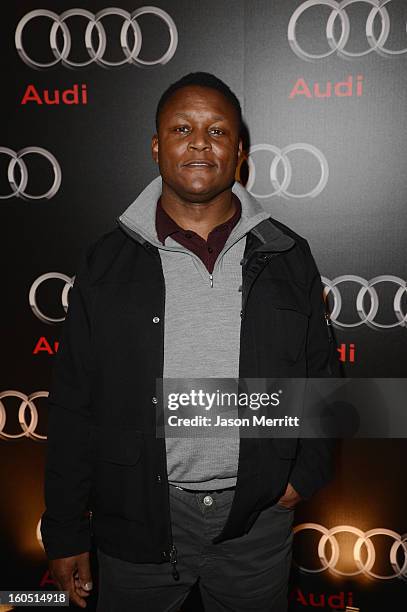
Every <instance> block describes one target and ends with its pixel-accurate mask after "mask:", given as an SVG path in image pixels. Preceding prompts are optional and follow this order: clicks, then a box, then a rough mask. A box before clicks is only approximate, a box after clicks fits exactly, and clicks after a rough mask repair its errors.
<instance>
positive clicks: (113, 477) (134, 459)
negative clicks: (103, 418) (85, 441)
mask: <svg viewBox="0 0 407 612" xmlns="http://www.w3.org/2000/svg"><path fill="white" fill-rule="evenodd" d="M93 452H94V459H95V461H94V478H93V483H92V485H93V486H92V500H93V501H92V505H93V508H92V509H93V511H94V513H95V514H99V515H105V516H117V517H120V518H124V519H127V520H139V521H143V520H144V507H143V504H142V503H141V500H142V499H143V491H142V487H143V482H144V478H145V475H144V437H143V433H142V432H140V431H139V430H135V429H132V428H126V429H124V428H117V427H113V428H111V429H110V430H105V429H104V430H102V431H97V432H95V433H94V439H93Z"/></svg>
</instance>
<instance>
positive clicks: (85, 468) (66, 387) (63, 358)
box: [41, 255, 92, 559]
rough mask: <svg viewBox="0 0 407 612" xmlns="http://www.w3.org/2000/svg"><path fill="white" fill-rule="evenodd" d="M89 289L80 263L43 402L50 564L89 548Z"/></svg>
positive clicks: (44, 522)
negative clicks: (46, 401)
mask: <svg viewBox="0 0 407 612" xmlns="http://www.w3.org/2000/svg"><path fill="white" fill-rule="evenodd" d="M91 304H92V300H91V289H90V285H89V279H88V271H87V256H86V255H85V256H84V257H83V258H82V261H81V264H80V266H79V271H78V273H77V275H76V278H75V281H74V284H73V287H72V288H71V291H70V296H69V307H68V312H67V316H66V319H65V322H64V326H63V330H62V335H61V338H60V343H59V348H58V352H57V354H56V357H55V362H54V367H53V369H52V377H51V385H50V391H49V397H48V444H47V452H46V467H45V486H44V494H45V507H46V510H45V512H44V514H43V515H42V519H41V535H42V541H43V544H44V548H45V552H46V554H47V556H48V558H49V559H57V558H61V557H69V556H72V555H76V554H80V553H83V552H86V551H89V550H90V548H91V538H90V522H89V513H88V501H89V493H90V483H91V472H92V468H91V460H90V448H89V437H90V402H91V372H92V356H91V326H92V306H91Z"/></svg>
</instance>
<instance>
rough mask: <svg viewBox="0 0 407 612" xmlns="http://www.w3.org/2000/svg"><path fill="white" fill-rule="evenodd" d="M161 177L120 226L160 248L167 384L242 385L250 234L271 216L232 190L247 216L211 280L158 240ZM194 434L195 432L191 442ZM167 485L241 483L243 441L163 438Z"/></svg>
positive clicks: (186, 254)
mask: <svg viewBox="0 0 407 612" xmlns="http://www.w3.org/2000/svg"><path fill="white" fill-rule="evenodd" d="M161 185H162V183H161V177H157V178H156V179H155V180H154V181H152V183H150V184H149V185H148V186H147V188H146V189H145V190H144V191H143V192H142V193H141V194H140V196H139V197H138V198H137V199H136V200H135V202H133V204H132V205H131V206H130V207H129V208H128V209H127V210H126V211H125V212H124V213H123V215H121V217H120V220H121V221H123V223H125V224H127V225H128V226H129V227H130V229H133V230H134V231H136V232H138V233H139V234H141V235H142V236H143V237H144V238H146V239H147V240H148V241H149V242H150V243H151V244H153V245H155V246H157V247H158V249H159V253H160V257H161V262H162V266H163V273H164V279H165V291H166V293H165V321H164V371H163V377H164V378H238V376H239V343H240V310H241V296H242V294H241V291H240V286H241V284H242V267H241V265H240V261H241V259H242V257H243V253H244V249H245V244H246V234H247V233H248V231H249V230H251V229H252V228H253V227H255V226H256V225H257V224H259V223H260V222H261V221H263V220H264V219H266V218H268V217H270V216H271V215H270V214H269V213H268V212H267V211H265V210H264V209H263V208H262V206H261V205H260V204H259V203H258V202H257V200H255V198H253V196H251V195H250V194H249V193H248V192H247V191H246V189H244V187H242V185H240V184H239V183H237V182H235V184H234V186H233V188H232V191H233V192H234V193H235V194H236V196H237V197H238V198H239V200H240V202H241V205H242V215H241V218H240V220H239V222H238V223H237V225H236V226H235V227H234V228H233V230H232V232H231V234H230V235H229V237H228V239H227V241H226V243H225V246H224V247H223V249H222V251H221V253H220V254H219V257H218V259H217V260H216V263H215V267H214V270H213V273H212V280H210V276H209V272H208V270H207V268H206V266H205V264H204V263H203V262H202V261H201V260H200V259H199V257H198V256H197V255H195V254H194V253H192V252H191V251H189V250H188V249H187V248H185V247H184V246H182V245H180V244H179V243H178V242H176V241H175V240H173V239H172V238H171V237H170V236H169V237H168V238H167V239H166V241H165V245H163V244H162V243H161V242H160V241H159V240H158V237H157V232H156V228H155V211H156V205H157V200H158V198H159V196H160V195H161ZM192 435H193V433H191V436H192ZM166 449H167V469H168V479H169V482H170V483H171V484H176V485H179V486H184V487H187V488H191V489H197V490H204V489H220V488H224V487H230V486H233V485H234V484H235V483H236V475H237V465H238V458H239V437H238V434H237V436H236V438H227V439H223V440H219V439H216V438H209V437H208V438H198V437H197V438H192V437H191V438H172V437H171V438H170V437H168V438H167V439H166Z"/></svg>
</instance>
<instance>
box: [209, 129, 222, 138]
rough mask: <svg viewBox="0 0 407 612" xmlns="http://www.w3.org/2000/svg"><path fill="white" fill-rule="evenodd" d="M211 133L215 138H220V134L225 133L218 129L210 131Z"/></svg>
mask: <svg viewBox="0 0 407 612" xmlns="http://www.w3.org/2000/svg"><path fill="white" fill-rule="evenodd" d="M210 131H211V132H212V133H215V135H216V136H221V135H222V134H224V133H225V132H224V131H223V130H221V129H220V128H212V129H211V130H210Z"/></svg>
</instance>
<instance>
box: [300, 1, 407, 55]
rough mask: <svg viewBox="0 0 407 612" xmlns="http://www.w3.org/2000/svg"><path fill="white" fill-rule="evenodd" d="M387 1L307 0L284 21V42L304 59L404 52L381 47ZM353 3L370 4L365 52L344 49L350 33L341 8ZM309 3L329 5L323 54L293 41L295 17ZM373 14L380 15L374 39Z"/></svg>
mask: <svg viewBox="0 0 407 612" xmlns="http://www.w3.org/2000/svg"><path fill="white" fill-rule="evenodd" d="M389 2H391V0H342V1H341V2H336V0H307V1H306V2H303V3H302V4H301V5H300V6H299V7H298V8H297V9H296V10H295V11H294V13H293V14H292V16H291V18H290V21H289V24H288V42H289V43H290V46H291V49H292V50H293V51H294V53H295V54H296V55H298V57H300V58H301V59H304V60H308V61H312V60H317V59H322V58H324V57H329V56H330V55H332V54H333V53H335V52H336V53H337V54H338V55H340V56H342V57H361V56H363V55H367V54H368V53H371V52H372V51H376V52H377V53H379V54H380V55H382V56H385V57H389V56H394V55H401V54H402V53H406V52H407V47H406V48H404V49H398V50H395V51H393V50H391V49H387V48H386V47H385V46H384V45H385V44H386V41H387V39H388V37H389V33H390V17H389V13H388V10H387V9H386V7H385V5H386V4H388V3H389ZM356 3H364V4H368V5H369V6H371V7H372V8H371V10H370V13H369V15H368V18H367V21H366V38H367V42H368V45H369V48H368V49H366V50H365V51H359V52H352V51H348V50H347V49H345V47H346V45H347V43H348V40H349V35H350V20H349V16H348V14H347V13H346V11H345V9H346V7H347V6H349V5H351V4H356ZM312 6H329V7H330V8H332V11H331V13H330V15H329V18H328V21H327V24H326V38H327V42H328V45H329V46H330V48H331V50H330V51H327V52H326V53H309V52H308V51H305V50H304V49H303V48H302V47H301V46H300V44H299V42H298V40H297V34H296V28H297V22H298V19H299V17H300V16H301V15H302V14H303V13H304V12H305V11H306V10H307V9H309V8H310V7H312ZM377 15H379V16H380V22H381V29H380V34H379V37H378V38H376V36H375V33H374V21H375V18H376V16H377ZM337 17H339V21H340V24H341V32H340V36H339V38H338V39H336V38H335V31H334V30H335V22H336V20H337Z"/></svg>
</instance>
